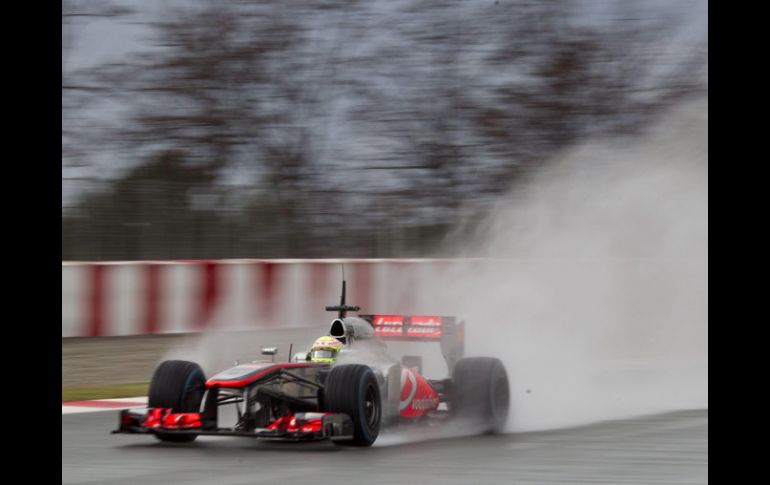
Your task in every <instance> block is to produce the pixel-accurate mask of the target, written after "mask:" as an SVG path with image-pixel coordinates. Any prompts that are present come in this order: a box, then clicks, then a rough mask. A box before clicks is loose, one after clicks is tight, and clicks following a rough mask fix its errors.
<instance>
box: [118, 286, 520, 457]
mask: <svg viewBox="0 0 770 485" xmlns="http://www.w3.org/2000/svg"><path fill="white" fill-rule="evenodd" d="M326 310H327V311H336V312H339V314H338V318H336V319H335V320H334V321H333V322H332V324H331V328H330V331H329V335H330V336H332V337H334V338H336V339H338V340H339V341H341V342H343V343H344V344H345V349H344V350H343V351H342V352H340V354H339V358H338V359H336V361H334V362H313V361H310V360H309V354H299V355H297V356H295V357H294V359H293V360H294V361H293V362H288V363H278V362H274V361H254V362H252V363H248V364H241V365H236V366H235V367H232V368H230V369H227V370H225V371H223V372H220V373H219V374H217V375H215V376H214V377H212V378H210V379H208V380H206V378H205V377H204V374H203V370H202V369H201V367H200V366H199V365H197V364H195V363H193V362H187V361H180V360H169V361H165V362H163V363H161V364H160V365H159V366H158V368H157V369H156V370H155V373H154V375H153V377H152V381H151V384H150V390H149V396H148V407H147V408H145V409H129V410H124V411H121V413H120V420H119V427H118V429H116V430H115V431H113V433H143V434H152V435H154V436H155V437H156V438H157V439H159V440H161V441H173V442H189V441H193V440H195V438H196V437H198V436H199V435H215V436H244V437H252V438H271V439H279V440H295V441H300V440H323V439H331V440H332V441H333V442H334V443H335V444H338V445H352V446H370V445H372V443H374V441H375V440H376V439H377V436H378V435H379V433H380V429H381V428H383V427H400V426H414V425H417V424H418V423H425V422H426V421H427V422H431V423H436V422H441V421H444V420H452V419H455V420H463V421H466V422H470V423H473V424H474V425H476V426H477V428H476V429H478V430H479V432H482V433H483V432H496V431H499V430H501V429H502V427H503V425H504V424H505V421H506V419H507V417H508V404H509V403H508V401H509V390H508V377H507V374H506V371H505V368H504V367H503V364H502V362H501V361H500V360H499V359H495V358H488V357H471V358H463V352H464V323H462V322H461V323H458V322H457V321H456V319H455V318H454V317H443V316H408V315H360V316H358V317H348V316H347V312H348V311H354V312H357V311H358V310H359V308H358V307H354V306H348V305H346V304H345V282H344V281H343V286H342V297H341V301H340V305H337V306H329V307H326ZM388 341H409V342H434V343H438V344H439V345H440V346H441V353H442V355H443V357H444V359H445V361H446V363H447V367H448V369H449V375H450V377H448V378H445V379H440V380H429V379H426V378H424V377H423V376H422V375H420V374H421V366H422V362H421V357H416V356H406V357H404V359H403V361H402V362H399V361H397V360H395V359H393V358H391V357H390V356H389V354H388V350H387V345H386V342H388ZM275 352H276V349H275V348H272V349H263V353H266V354H268V355H274V354H275ZM226 405H233V406H234V407H235V411H236V413H237V419H236V421H237V422H236V424H235V426H233V427H219V422H218V421H219V419H218V416H219V408H220V407H221V406H226ZM442 405H443V406H442Z"/></svg>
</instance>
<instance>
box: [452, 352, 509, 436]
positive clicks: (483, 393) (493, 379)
mask: <svg viewBox="0 0 770 485" xmlns="http://www.w3.org/2000/svg"><path fill="white" fill-rule="evenodd" d="M450 404H451V406H452V412H453V413H454V414H455V416H456V417H457V418H459V419H464V420H469V421H470V422H471V423H473V424H474V425H478V426H481V428H482V431H483V432H484V433H497V432H500V431H501V430H502V429H503V427H504V426H505V422H506V420H507V419H508V409H509V405H510V391H509V389H508V374H507V373H506V372H505V367H504V366H503V363H502V362H501V361H500V359H495V358H492V357H469V358H465V359H462V360H460V361H459V362H457V364H456V365H455V368H454V371H453V372H452V391H451V400H450Z"/></svg>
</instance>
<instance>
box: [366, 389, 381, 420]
mask: <svg viewBox="0 0 770 485" xmlns="http://www.w3.org/2000/svg"><path fill="white" fill-rule="evenodd" d="M364 419H365V420H366V426H367V427H368V428H369V429H373V428H374V427H375V426H376V425H377V422H378V421H379V419H380V406H379V402H378V401H377V393H376V392H375V389H374V387H373V386H371V385H370V386H368V387H367V388H366V393H365V394H364Z"/></svg>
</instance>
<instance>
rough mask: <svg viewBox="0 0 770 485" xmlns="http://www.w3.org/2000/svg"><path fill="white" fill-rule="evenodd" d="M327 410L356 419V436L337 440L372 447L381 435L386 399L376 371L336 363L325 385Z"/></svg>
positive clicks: (343, 443)
mask: <svg viewBox="0 0 770 485" xmlns="http://www.w3.org/2000/svg"><path fill="white" fill-rule="evenodd" d="M324 407H325V411H327V412H332V413H344V414H347V415H348V416H350V418H351V419H352V420H353V429H354V432H353V438H352V439H350V440H335V441H334V444H336V445H343V446H371V445H372V444H373V443H374V441H375V440H376V439H377V436H378V435H379V434H380V423H381V421H382V399H381V396H380V386H379V384H378V383H377V377H376V376H375V375H374V371H372V369H371V368H369V367H368V366H365V365H359V364H345V365H338V366H334V367H332V369H331V372H329V376H328V377H327V378H326V387H325V388H324Z"/></svg>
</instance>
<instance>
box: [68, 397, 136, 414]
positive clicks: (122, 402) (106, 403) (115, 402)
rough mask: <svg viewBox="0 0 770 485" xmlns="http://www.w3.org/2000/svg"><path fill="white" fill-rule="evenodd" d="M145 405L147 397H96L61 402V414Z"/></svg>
mask: <svg viewBox="0 0 770 485" xmlns="http://www.w3.org/2000/svg"><path fill="white" fill-rule="evenodd" d="M146 406H147V397H146V396H140V397H123V398H116V399H96V400H90V401H72V402H66V403H65V402H63V403H62V404H61V413H62V414H76V413H96V412H101V411H120V410H121V409H129V408H141V407H146Z"/></svg>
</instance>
